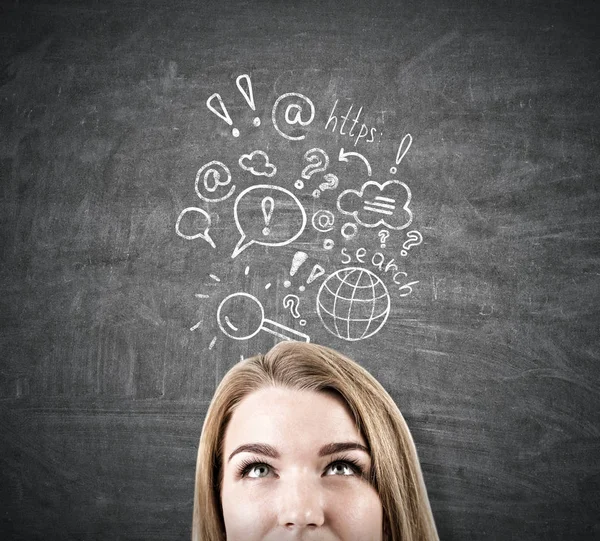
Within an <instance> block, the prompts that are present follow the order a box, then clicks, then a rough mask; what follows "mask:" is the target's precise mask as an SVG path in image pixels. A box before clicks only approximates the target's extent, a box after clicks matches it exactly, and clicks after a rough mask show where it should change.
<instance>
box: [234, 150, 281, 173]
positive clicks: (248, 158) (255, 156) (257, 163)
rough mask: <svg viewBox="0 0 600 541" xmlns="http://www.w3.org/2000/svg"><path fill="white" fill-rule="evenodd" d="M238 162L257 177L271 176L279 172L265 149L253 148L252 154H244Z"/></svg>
mask: <svg viewBox="0 0 600 541" xmlns="http://www.w3.org/2000/svg"><path fill="white" fill-rule="evenodd" d="M238 163H239V166H240V167H241V168H242V169H244V171H250V173H252V174H253V175H255V176H257V177H260V176H264V177H268V178H271V177H273V176H275V173H277V167H275V166H274V165H273V164H272V163H270V162H269V156H267V153H266V152H264V151H263V150H253V151H252V152H251V153H250V154H242V155H241V156H240V159H239V160H238Z"/></svg>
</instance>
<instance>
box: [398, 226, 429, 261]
mask: <svg viewBox="0 0 600 541" xmlns="http://www.w3.org/2000/svg"><path fill="white" fill-rule="evenodd" d="M406 236H407V237H408V240H407V241H406V242H404V244H403V245H402V248H403V250H402V251H401V252H400V255H403V256H405V257H406V256H407V255H408V251H409V250H410V249H411V248H412V247H413V246H419V244H421V243H422V242H423V235H421V233H419V232H418V231H416V230H413V231H409V232H408V233H406Z"/></svg>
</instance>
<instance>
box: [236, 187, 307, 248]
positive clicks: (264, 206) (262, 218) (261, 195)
mask: <svg viewBox="0 0 600 541" xmlns="http://www.w3.org/2000/svg"><path fill="white" fill-rule="evenodd" d="M233 217H234V220H235V224H236V226H237V228H238V231H239V232H240V240H239V241H238V243H237V245H236V247H235V249H234V250H233V253H232V254H231V257H232V258H235V257H237V256H238V255H239V254H240V253H241V252H242V251H243V250H245V249H246V248H248V246H250V245H252V244H260V245H262V246H285V245H286V244H290V243H291V242H294V241H295V240H296V239H297V238H298V237H299V236H300V235H301V234H302V232H303V231H304V228H305V227H306V221H307V219H306V212H305V210H304V207H303V206H302V204H301V203H300V201H299V200H298V198H297V197H296V196H295V195H294V194H293V193H291V192H290V191H288V190H286V189H285V188H280V187H279V186H271V185H268V184H258V185H256V186H250V187H249V188H246V189H245V190H244V191H242V192H240V194H239V195H238V196H237V198H236V200H235V205H234V208H233Z"/></svg>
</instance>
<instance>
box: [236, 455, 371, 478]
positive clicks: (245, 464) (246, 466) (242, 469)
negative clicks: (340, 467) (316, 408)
mask: <svg viewBox="0 0 600 541" xmlns="http://www.w3.org/2000/svg"><path fill="white" fill-rule="evenodd" d="M334 464H347V465H348V466H350V469H352V471H353V472H354V474H355V475H357V476H358V477H364V470H363V467H362V466H361V465H360V464H359V463H358V462H357V461H356V460H355V459H353V458H351V457H349V456H341V457H338V458H336V459H335V460H333V461H332V462H330V463H329V464H328V465H327V467H326V468H325V469H326V470H328V469H329V468H331V466H333V465H334ZM255 466H267V467H268V468H271V469H273V466H271V464H269V463H268V462H264V461H259V460H257V459H255V458H247V459H245V460H244V461H242V463H241V464H240V465H239V468H238V476H239V477H242V478H243V477H246V476H247V475H248V473H250V470H251V469H252V468H254V467H255Z"/></svg>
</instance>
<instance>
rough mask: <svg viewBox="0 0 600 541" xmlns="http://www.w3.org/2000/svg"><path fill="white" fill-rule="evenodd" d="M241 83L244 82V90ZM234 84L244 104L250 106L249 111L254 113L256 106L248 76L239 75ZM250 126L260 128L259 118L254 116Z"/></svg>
mask: <svg viewBox="0 0 600 541" xmlns="http://www.w3.org/2000/svg"><path fill="white" fill-rule="evenodd" d="M241 81H246V87H245V88H244V87H243V86H242V84H241ZM235 84H236V85H237V87H238V90H239V91H240V92H241V94H242V96H244V99H245V100H246V103H248V105H249V106H250V109H252V110H253V111H254V112H256V105H255V103H254V93H253V92H252V81H251V80H250V76H249V75H248V74H246V73H244V74H243V75H240V76H239V77H238V78H237V79H236V80H235ZM252 124H254V125H255V126H256V127H257V128H258V126H260V118H258V117H257V116H255V117H254V120H253V121H252Z"/></svg>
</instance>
